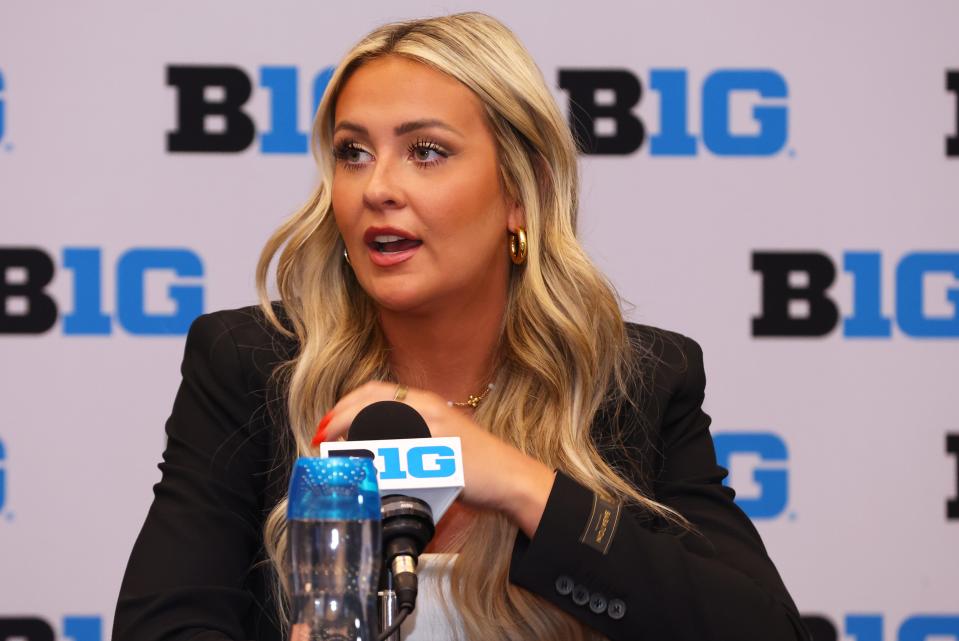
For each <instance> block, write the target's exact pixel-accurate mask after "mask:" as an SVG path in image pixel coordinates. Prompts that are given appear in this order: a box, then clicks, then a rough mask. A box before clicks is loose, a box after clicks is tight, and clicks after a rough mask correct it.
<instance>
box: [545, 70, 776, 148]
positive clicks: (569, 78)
mask: <svg viewBox="0 0 959 641" xmlns="http://www.w3.org/2000/svg"><path fill="white" fill-rule="evenodd" d="M559 86H560V87H561V88H562V89H565V90H566V92H567V93H568V95H569V122H570V127H571V128H572V129H573V132H574V133H575V134H576V137H577V140H578V141H579V142H580V145H581V146H582V147H583V152H584V153H587V154H594V155H624V154H631V153H633V152H635V151H637V150H638V149H639V148H640V147H642V145H643V143H644V141H645V140H646V125H647V123H644V122H643V121H642V120H641V119H640V117H639V116H637V115H636V114H635V113H633V110H634V109H635V108H636V107H637V105H639V103H640V101H641V99H642V96H643V84H642V82H641V81H640V79H639V78H638V77H637V76H636V75H635V74H634V73H633V72H632V71H629V70H626V69H561V70H560V72H559ZM648 86H649V89H650V90H652V91H654V92H656V93H657V94H658V98H659V114H658V116H659V119H658V120H659V122H657V123H653V124H655V125H658V128H659V132H658V133H657V134H655V135H653V136H652V137H651V138H650V139H649V143H650V144H649V153H650V155H651V156H695V155H696V154H697V153H699V151H700V143H701V145H702V147H703V148H704V149H706V150H708V151H709V152H711V153H712V154H715V155H717V156H772V155H774V154H777V153H779V152H780V151H781V150H782V149H783V148H784V147H785V145H786V141H787V138H788V135H789V110H788V107H787V105H786V104H785V100H786V98H787V97H788V95H789V87H788V85H787V84H786V80H785V78H783V76H782V75H781V74H780V73H779V72H777V71H774V70H772V69H717V70H715V71H713V72H711V73H709V74H707V75H706V77H705V78H704V79H703V81H702V86H701V88H700V90H699V92H698V93H696V94H695V98H691V97H690V91H689V86H690V81H689V73H688V72H687V70H685V69H653V70H651V71H650V74H649V83H648ZM752 96H758V99H757V100H755V101H754V102H752V104H751V105H750V107H749V116H748V118H749V120H750V124H749V125H747V126H746V127H742V129H748V131H738V132H737V131H735V129H736V127H734V120H735V118H734V114H733V107H732V103H733V102H734V100H733V99H734V98H737V99H738V98H739V97H743V98H748V97H752ZM693 99H696V100H698V101H699V107H700V113H701V114H702V118H701V121H700V123H699V137H698V138H697V137H696V136H695V135H694V134H693V132H692V131H690V126H689V122H688V118H687V114H688V111H689V107H690V102H691V100H693ZM737 104H738V102H737Z"/></svg>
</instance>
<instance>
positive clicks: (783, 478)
mask: <svg viewBox="0 0 959 641" xmlns="http://www.w3.org/2000/svg"><path fill="white" fill-rule="evenodd" d="M713 445H714V446H715V448H716V461H717V462H718V463H719V465H721V466H723V467H724V468H726V469H727V470H729V471H730V476H728V477H726V480H725V481H723V484H724V485H731V486H732V487H733V489H735V490H736V504H737V505H738V506H739V507H740V508H742V510H743V512H745V513H746V515H747V516H749V518H751V519H774V518H776V517H778V516H779V515H781V514H782V513H783V512H785V510H786V505H787V504H788V503H789V467H788V464H789V450H788V449H787V447H786V442H785V441H784V440H783V439H782V438H781V437H780V436H779V435H778V434H774V433H772V432H719V433H716V434H714V435H713ZM744 467H746V469H745V470H744V469H743V468H744ZM747 475H748V476H749V478H746V477H747Z"/></svg>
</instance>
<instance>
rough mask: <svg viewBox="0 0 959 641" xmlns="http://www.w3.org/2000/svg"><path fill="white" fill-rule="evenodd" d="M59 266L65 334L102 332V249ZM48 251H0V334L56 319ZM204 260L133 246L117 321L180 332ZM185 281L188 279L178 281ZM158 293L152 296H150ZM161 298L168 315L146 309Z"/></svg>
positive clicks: (121, 274) (47, 325)
mask: <svg viewBox="0 0 959 641" xmlns="http://www.w3.org/2000/svg"><path fill="white" fill-rule="evenodd" d="M61 259H62V268H63V269H65V270H67V271H69V272H70V273H71V274H72V276H73V287H72V295H73V296H72V299H73V300H72V301H69V302H68V304H71V303H72V311H71V312H69V313H68V314H66V315H65V316H64V317H63V333H64V334H68V335H108V334H110V333H111V332H112V330H113V320H114V319H113V318H112V317H111V316H110V315H108V314H106V313H105V312H104V310H103V301H102V297H101V290H102V284H103V279H102V271H101V267H102V262H103V261H102V251H101V250H100V249H99V248H95V247H66V248H64V250H63V252H62V254H61ZM54 271H55V268H54V262H53V258H52V257H51V255H50V254H48V253H47V252H46V251H45V250H43V249H39V248H36V247H0V334H42V333H44V332H47V331H49V330H50V329H51V328H52V327H53V326H54V324H55V323H56V321H57V317H58V315H59V310H58V305H57V301H55V300H54V299H53V297H52V296H51V295H50V294H48V293H47V292H46V288H47V286H48V285H49V284H50V282H51V281H52V280H53V276H54ZM170 273H172V274H173V276H174V277H175V278H177V279H179V280H176V281H174V283H173V284H165V286H162V287H157V284H156V283H155V282H154V283H153V287H150V282H151V280H154V281H155V277H156V276H165V277H168V276H169V274H170ZM202 276H203V262H202V261H201V260H200V257H199V256H198V255H197V254H196V253H195V252H193V251H192V250H189V249H182V248H152V247H137V248H134V249H130V250H127V251H126V252H124V253H123V254H122V255H121V256H120V258H119V259H118V260H117V262H116V276H115V283H114V284H115V289H116V291H115V294H116V296H115V305H116V307H115V309H116V312H115V320H116V322H117V324H118V325H119V326H120V327H122V328H123V329H124V330H126V331H127V332H128V333H130V334H137V335H143V336H149V335H182V334H185V333H186V331H187V330H188V329H189V327H190V323H191V322H192V321H193V319H194V318H196V317H197V316H199V315H200V314H202V313H203V285H202V283H199V282H196V279H198V278H200V277H202ZM183 279H186V280H183ZM158 290H162V293H163V296H162V297H161V296H154V297H150V296H148V294H151V293H152V294H159V293H161V292H160V291H158ZM153 298H157V299H162V300H163V301H164V302H165V303H166V305H165V306H166V307H169V306H170V303H172V308H173V309H172V311H156V310H151V309H150V305H149V302H150V300H151V299H153ZM0 641H2V638H0Z"/></svg>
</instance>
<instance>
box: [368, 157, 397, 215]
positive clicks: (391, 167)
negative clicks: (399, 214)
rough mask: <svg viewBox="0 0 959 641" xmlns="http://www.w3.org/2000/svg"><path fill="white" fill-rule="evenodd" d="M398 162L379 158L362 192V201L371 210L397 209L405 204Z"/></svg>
mask: <svg viewBox="0 0 959 641" xmlns="http://www.w3.org/2000/svg"><path fill="white" fill-rule="evenodd" d="M397 165H398V161H396V160H393V159H390V158H379V159H378V160H377V162H375V163H374V165H373V171H372V172H370V174H369V176H370V178H369V181H368V182H367V183H366V188H365V189H364V190H363V200H364V201H366V205H367V206H368V207H370V208H372V209H399V208H400V207H403V206H404V205H405V204H406V199H405V198H404V196H403V185H402V180H401V179H400V173H401V172H402V168H401V167H399V166H397Z"/></svg>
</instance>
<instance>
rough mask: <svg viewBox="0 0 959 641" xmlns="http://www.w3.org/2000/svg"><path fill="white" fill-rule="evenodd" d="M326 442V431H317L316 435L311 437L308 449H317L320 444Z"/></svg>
mask: <svg viewBox="0 0 959 641" xmlns="http://www.w3.org/2000/svg"><path fill="white" fill-rule="evenodd" d="M325 440H326V430H324V429H318V430H317V431H316V434H314V435H313V440H312V441H311V442H310V447H319V446H320V443H322V442H323V441H325Z"/></svg>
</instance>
